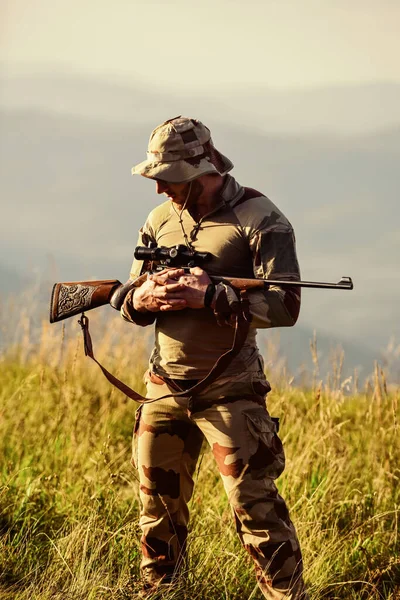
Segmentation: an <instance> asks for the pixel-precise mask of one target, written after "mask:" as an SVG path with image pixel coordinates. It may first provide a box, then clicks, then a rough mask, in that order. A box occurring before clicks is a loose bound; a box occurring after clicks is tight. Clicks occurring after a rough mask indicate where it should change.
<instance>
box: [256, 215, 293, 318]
mask: <svg viewBox="0 0 400 600" xmlns="http://www.w3.org/2000/svg"><path fill="white" fill-rule="evenodd" d="M282 217H283V215H282ZM282 220H283V222H275V223H274V224H273V225H272V226H271V224H270V223H268V221H267V222H266V226H265V227H260V228H258V229H255V230H254V231H253V232H252V233H251V235H250V238H249V245H250V250H251V254H252V260H253V270H254V276H255V277H258V278H262V279H281V280H284V281H299V280H300V269H299V264H298V261H297V255H296V242H295V236H294V231H293V228H292V227H291V225H290V223H289V222H288V221H286V219H285V218H284V217H283V219H282ZM300 295H301V290H300V288H296V287H294V286H293V287H285V288H283V287H278V286H273V287H270V288H269V290H267V291H254V292H251V293H250V294H249V299H250V310H251V313H252V315H253V321H252V327H255V328H268V327H291V326H292V325H294V324H295V323H296V321H297V318H298V316H299V312H300Z"/></svg>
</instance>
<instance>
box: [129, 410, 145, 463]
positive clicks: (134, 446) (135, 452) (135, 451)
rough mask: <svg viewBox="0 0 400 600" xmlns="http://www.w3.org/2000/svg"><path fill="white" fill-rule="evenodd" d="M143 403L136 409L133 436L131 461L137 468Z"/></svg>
mask: <svg viewBox="0 0 400 600" xmlns="http://www.w3.org/2000/svg"><path fill="white" fill-rule="evenodd" d="M142 409H143V404H141V405H140V406H139V408H137V409H136V412H135V424H134V426H133V436H132V459H131V462H132V464H133V466H134V467H136V469H137V468H138V438H139V426H140V417H141V414H142Z"/></svg>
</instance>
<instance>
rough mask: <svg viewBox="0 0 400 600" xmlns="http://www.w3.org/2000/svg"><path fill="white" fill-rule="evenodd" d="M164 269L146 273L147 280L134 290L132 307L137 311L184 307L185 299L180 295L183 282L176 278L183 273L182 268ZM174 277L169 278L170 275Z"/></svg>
mask: <svg viewBox="0 0 400 600" xmlns="http://www.w3.org/2000/svg"><path fill="white" fill-rule="evenodd" d="M170 271H172V270H169V269H164V271H160V273H157V274H153V275H148V277H147V280H146V281H145V282H144V283H143V284H142V285H141V286H140V287H139V288H137V289H136V290H135V293H134V295H133V308H134V309H135V310H137V311H138V312H147V311H149V312H158V311H169V310H182V309H183V308H186V306H187V303H186V300H185V299H184V298H183V297H182V296H181V293H182V291H183V289H184V288H185V285H184V284H181V283H179V282H178V281H177V278H179V276H180V275H181V274H183V273H184V271H183V270H182V269H173V273H171V272H170ZM172 274H173V275H174V276H175V279H173V278H171V275H172Z"/></svg>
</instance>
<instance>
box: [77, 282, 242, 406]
mask: <svg viewBox="0 0 400 600" xmlns="http://www.w3.org/2000/svg"><path fill="white" fill-rule="evenodd" d="M233 311H234V312H233V316H234V322H235V327H234V336H233V342H232V347H231V348H230V350H227V352H224V354H222V355H221V356H220V357H219V358H218V359H217V361H216V362H215V364H214V365H213V367H212V368H211V370H210V371H209V373H208V374H207V375H206V376H205V377H204V378H203V379H201V380H200V381H198V382H197V383H196V384H195V385H193V386H192V387H190V388H189V389H187V390H183V391H180V392H174V393H170V394H165V395H164V396H161V397H160V398H145V397H144V396H142V395H141V394H139V392H136V391H135V390H133V389H132V388H131V387H129V386H128V385H127V384H126V383H124V382H123V381H121V380H120V379H118V377H115V375H113V374H112V373H110V371H108V370H107V369H106V368H105V367H103V365H102V364H101V363H100V362H99V361H98V360H97V359H96V358H95V356H94V352H93V342H92V338H91V336H90V333H89V319H88V317H87V316H86V315H85V314H84V313H82V316H81V318H80V319H79V321H78V323H79V325H80V326H81V327H82V333H83V344H84V349H85V356H89V358H91V359H92V360H93V361H94V362H95V363H96V364H98V365H99V367H100V369H101V370H102V372H103V374H104V376H105V377H106V379H107V380H108V381H109V382H110V383H111V384H112V385H113V386H114V387H116V388H117V389H118V390H120V391H121V392H122V393H123V394H125V396H127V397H128V398H130V399H131V400H134V401H135V402H139V403H140V404H146V403H150V402H155V401H156V400H162V399H164V398H170V397H171V396H173V397H182V396H190V397H191V396H195V395H197V394H200V393H201V392H203V391H204V390H205V389H206V388H207V387H209V386H210V385H211V384H212V383H213V382H214V381H215V380H216V379H217V378H218V377H219V376H220V375H221V374H222V373H223V372H224V371H225V369H226V368H227V367H228V366H229V365H230V363H231V362H232V360H233V359H234V358H235V356H237V355H238V354H239V352H240V350H241V349H242V347H243V344H244V342H245V341H246V338H247V334H248V332H249V329H250V322H251V314H250V310H249V299H248V297H247V294H246V291H245V290H241V292H240V302H237V303H236V306H234V307H233Z"/></svg>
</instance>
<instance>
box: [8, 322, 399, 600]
mask: <svg viewBox="0 0 400 600" xmlns="http://www.w3.org/2000/svg"><path fill="white" fill-rule="evenodd" d="M74 331H75V325H74ZM67 333H68V330H67ZM68 335H69V334H68ZM68 335H67V334H66V333H64V331H63V332H62V334H61V337H60V328H57V327H55V328H54V329H51V328H49V326H46V325H44V328H43V332H42V340H41V343H40V344H38V345H37V346H35V347H33V346H32V345H30V346H29V343H28V341H26V342H25V343H24V345H23V346H22V347H20V348H19V349H18V350H14V351H13V352H10V353H8V355H7V356H4V357H3V358H2V360H1V361H0V456H1V467H0V468H1V488H0V599H1V600H3V599H4V600H6V599H7V600H11V599H13V600H28V599H29V600H31V599H32V600H39V599H40V600H45V599H46V600H47V599H60V600H61V599H62V600H64V599H71V600H72V599H73V600H80V599H82V600H83V599H85V600H92V599H97V598H99V599H101V598H104V599H111V600H123V599H128V598H135V597H136V595H137V592H138V590H139V587H140V586H139V579H138V577H139V569H138V567H139V561H140V553H139V538H140V532H139V529H138V524H137V521H138V511H139V505H138V490H137V476H136V472H135V470H134V468H133V467H132V466H131V464H130V446H131V430H132V425H133V419H134V410H135V405H134V403H133V402H131V401H130V400H127V399H126V398H124V396H122V395H121V394H120V393H119V392H117V391H116V390H113V389H112V388H111V387H110V386H109V384H108V383H107V382H106V381H105V380H104V381H103V378H102V375H101V373H100V372H99V371H98V369H97V367H96V365H94V364H92V363H91V362H90V361H89V360H88V359H84V358H83V356H82V351H81V348H80V346H78V344H80V340H77V338H76V337H75V334H73V335H69V338H70V339H69V338H68ZM113 335H114V336H115V335H118V336H119V339H120V343H119V345H118V347H117V348H115V349H114V350H113V353H115V355H114V358H113V359H111V357H110V353H109V350H108V348H109V347H110V344H111V340H110V339H108V338H107V336H106V335H103V336H102V338H101V340H102V341H101V344H100V347H99V348H98V353H99V355H100V357H101V358H102V359H103V360H104V361H105V362H106V364H107V365H110V364H111V365H113V364H114V366H115V368H116V370H117V371H118V373H119V375H120V376H121V377H123V378H124V379H127V380H128V382H130V383H131V384H132V385H136V387H140V386H142V383H141V374H142V372H143V371H144V368H145V359H146V356H147V350H146V341H145V340H144V339H143V338H140V341H139V342H138V343H136V346H135V348H134V349H132V340H131V338H130V336H131V335H132V330H131V329H130V328H129V327H128V328H127V327H126V325H124V324H123V327H121V329H120V330H118V331H117V332H116V331H115V328H114V329H113ZM95 337H98V335H97V336H95ZM61 338H62V339H61ZM270 379H271V380H272V382H273V383H274V381H275V379H274V374H273V373H272V374H271V377H270ZM275 385H276V384H275ZM341 387H343V386H341V385H340V381H338V377H337V376H336V381H335V385H332V384H331V386H330V387H328V386H323V385H318V383H316V384H315V385H314V386H313V389H309V390H306V389H297V388H294V387H292V386H291V385H290V384H288V383H285V380H284V378H281V382H280V385H279V387H277V388H276V389H274V391H273V392H272V393H271V394H270V396H269V401H268V406H269V409H270V412H271V413H272V414H273V415H276V416H280V417H281V437H282V439H283V442H284V445H285V449H286V455H287V468H286V471H285V473H284V474H283V476H282V477H281V478H280V479H279V480H278V484H279V488H280V491H281V493H282V495H283V496H284V497H285V499H286V501H287V503H288V505H289V507H290V508H291V515H292V518H293V520H294V522H295V524H296V526H297V529H298V533H299V537H300V540H301V544H302V549H303V554H304V561H305V566H306V579H307V582H308V585H309V589H310V596H311V598H312V599H313V600H317V599H318V600H319V599H329V600H331V599H335V598H337V599H343V600H344V599H345V600H356V599H367V598H372V599H385V600H395V599H399V598H400V543H399V506H400V443H399V425H398V423H399V408H398V399H399V395H400V393H399V390H397V389H392V390H387V389H386V384H385V380H384V375H383V374H382V373H381V372H380V371H379V369H377V370H376V373H375V378H374V381H373V382H372V385H371V384H370V385H369V387H368V389H367V390H366V391H364V392H357V393H354V394H353V395H349V396H344V395H343V391H342V389H341ZM187 568H188V572H187V580H186V583H185V588H184V595H183V597H185V598H187V599H189V598H190V599H193V600H203V599H204V600H220V599H221V600H222V599H229V600H244V599H250V598H251V599H252V600H255V599H260V598H261V596H260V592H259V591H258V589H257V588H256V587H255V580H254V575H253V570H252V565H251V561H250V559H249V558H248V557H247V555H246V554H245V552H244V551H243V550H242V548H241V547H240V544H239V542H238V539H237V538H236V534H235V531H234V526H233V521H232V518H231V514H230V509H229V506H228V504H227V500H226V498H225V496H224V492H223V488H222V484H221V482H220V481H219V477H218V473H217V470H216V468H215V464H214V461H213V458H212V455H211V454H210V452H209V450H208V449H207V448H205V449H204V454H203V456H202V459H201V464H200V467H199V469H198V471H197V473H196V485H195V491H194V496H193V499H192V501H191V527H190V539H189V560H188V567H187ZM165 597H166V598H170V599H171V600H172V598H174V594H173V593H170V594H169V595H165ZM175 597H176V598H177V597H178V596H177V595H175Z"/></svg>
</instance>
